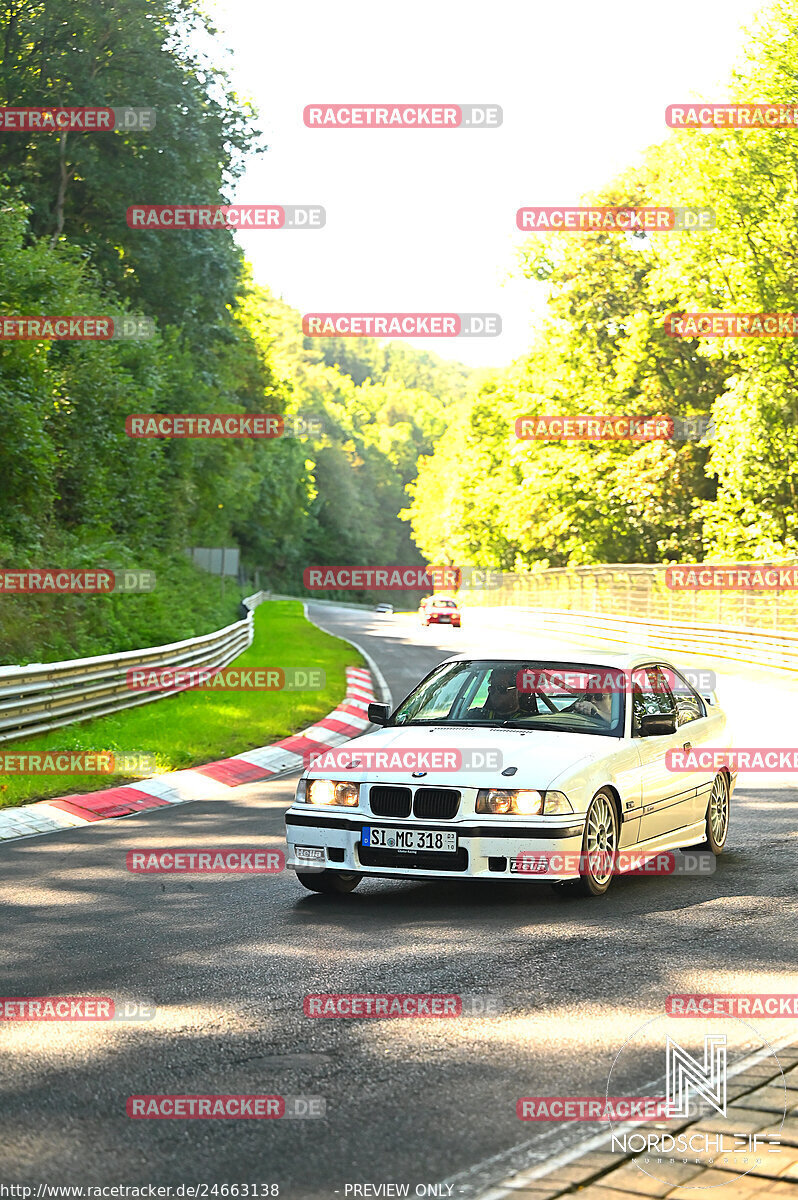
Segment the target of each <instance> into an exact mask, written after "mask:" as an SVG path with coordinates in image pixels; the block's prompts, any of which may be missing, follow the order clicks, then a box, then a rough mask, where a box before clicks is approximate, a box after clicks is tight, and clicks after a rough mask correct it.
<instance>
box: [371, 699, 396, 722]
mask: <svg viewBox="0 0 798 1200" xmlns="http://www.w3.org/2000/svg"><path fill="white" fill-rule="evenodd" d="M390 715H391V706H390V704H370V705H369V707H368V718H369V720H370V721H371V723H372V725H387V724H388V718H389V717H390Z"/></svg>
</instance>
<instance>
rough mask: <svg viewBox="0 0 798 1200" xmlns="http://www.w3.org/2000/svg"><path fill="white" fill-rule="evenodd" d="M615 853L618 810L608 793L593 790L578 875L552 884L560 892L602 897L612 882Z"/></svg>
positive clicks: (616, 848) (616, 851) (616, 847)
mask: <svg viewBox="0 0 798 1200" xmlns="http://www.w3.org/2000/svg"><path fill="white" fill-rule="evenodd" d="M617 855H618V812H617V809H616V807H615V801H614V800H613V798H612V796H611V795H610V793H609V792H605V791H603V790H602V791H600V792H596V794H595V796H594V797H593V799H592V800H591V801H590V807H589V808H588V810H587V817H586V818H585V832H584V835H583V837H582V850H581V852H580V864H579V865H580V868H582V869H581V870H580V875H579V879H577V880H575V881H574V882H573V883H570V882H568V883H555V884H554V890H555V892H556V893H557V894H559V895H564V894H568V893H570V894H571V895H573V894H574V893H576V894H578V895H582V896H603V895H604V893H605V892H606V891H607V889H608V888H609V886H610V884H611V883H612V876H613V872H614V870H615V861H616V858H617Z"/></svg>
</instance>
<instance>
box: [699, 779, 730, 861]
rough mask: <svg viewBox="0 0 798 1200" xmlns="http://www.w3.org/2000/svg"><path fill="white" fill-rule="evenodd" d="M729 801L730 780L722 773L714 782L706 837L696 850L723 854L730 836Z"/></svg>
mask: <svg viewBox="0 0 798 1200" xmlns="http://www.w3.org/2000/svg"><path fill="white" fill-rule="evenodd" d="M729 799H730V797H729V780H728V779H727V777H726V776H725V775H724V774H723V773H722V772H721V773H720V774H719V775H716V776H715V778H714V779H713V781H712V791H711V792H710V795H709V803H708V804H707V811H706V816H705V818H704V829H705V832H706V837H705V839H704V841H703V842H702V843H701V845H700V846H697V847H696V849H698V850H711V851H712V853H713V854H722V853H723V848H724V846H725V845H726V838H727V837H728V835H729Z"/></svg>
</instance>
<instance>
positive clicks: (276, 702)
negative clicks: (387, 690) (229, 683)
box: [0, 600, 364, 808]
mask: <svg viewBox="0 0 798 1200" xmlns="http://www.w3.org/2000/svg"><path fill="white" fill-rule="evenodd" d="M231 665H234V666H235V667H236V668H237V669H242V670H244V669H257V670H265V669H267V668H269V667H281V668H283V669H285V668H288V667H310V668H314V669H316V670H319V669H320V670H322V671H324V672H325V676H326V678H325V684H324V687H323V688H322V689H321V690H318V691H312V692H310V691H309V692H289V691H271V692H267V691H241V692H227V691H201V690H200V691H188V692H182V693H181V694H180V695H178V696H172V697H170V698H169V699H168V700H157V701H155V702H154V703H152V704H143V705H141V707H139V708H133V709H127V710H125V711H123V712H120V713H116V714H114V715H113V716H108V717H99V718H98V719H97V720H95V721H85V722H83V723H81V724H79V725H68V726H66V727H65V728H64V729H56V730H53V731H52V732H51V733H46V734H41V735H40V736H39V737H35V738H27V739H25V740H24V741H19V742H14V743H10V742H9V743H2V744H0V752H3V753H10V754H20V753H25V752H32V751H40V752H41V751H46V750H82V751H116V752H117V753H128V754H131V753H141V754H151V755H155V759H156V764H157V766H156V770H157V771H158V772H161V771H177V770H180V769H181V768H184V767H191V766H198V765H200V764H201V763H206V762H212V761H213V760H214V759H218V758H231V757H233V756H234V755H236V754H240V753H241V752H242V751H244V750H252V749H254V748H255V747H257V746H268V745H269V744H270V743H271V742H275V741H278V740H279V739H280V738H283V737H287V736H288V734H290V733H295V732H296V731H297V730H300V729H304V728H305V727H306V726H307V725H312V724H313V723H314V721H318V720H319V718H320V717H323V716H325V715H326V714H327V713H328V712H330V710H331V709H333V708H335V707H336V705H337V704H340V702H341V700H342V698H343V696H344V695H345V693H346V674H345V668H346V667H349V666H363V665H364V664H363V659H362V658H361V656H360V654H358V652H357V650H355V648H354V647H353V646H350V645H349V644H348V643H347V642H342V641H340V640H339V639H338V638H335V637H331V636H330V635H329V634H326V633H323V632H322V631H321V630H320V629H317V628H316V626H315V625H311V624H310V622H309V621H306V620H305V617H304V615H303V612H302V605H301V603H300V602H299V601H298V600H272V601H266V602H265V603H264V604H261V605H260V606H259V607H258V608H256V609H255V640H254V641H253V643H252V645H251V646H250V648H249V650H247V651H246V652H245V653H244V654H242V655H240V656H239V658H237V659H236V660H235V663H234V664H231ZM136 778H141V776H132V775H81V776H78V775H5V776H0V808H2V807H7V806H8V805H13V804H25V803H27V802H29V801H32V800H45V799H47V798H48V797H52V796H65V795H68V794H69V793H80V792H91V791H96V790H98V789H99V788H106V787H111V786H113V785H116V784H119V783H131V782H133V780H134V779H136Z"/></svg>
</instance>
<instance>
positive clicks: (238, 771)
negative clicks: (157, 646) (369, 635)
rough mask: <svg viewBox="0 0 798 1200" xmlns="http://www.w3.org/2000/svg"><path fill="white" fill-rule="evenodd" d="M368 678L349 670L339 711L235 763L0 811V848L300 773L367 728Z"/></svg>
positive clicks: (370, 690) (363, 672) (371, 695)
mask: <svg viewBox="0 0 798 1200" xmlns="http://www.w3.org/2000/svg"><path fill="white" fill-rule="evenodd" d="M375 699H376V697H375V695H374V689H373V686H372V682H371V675H370V673H369V672H368V671H367V670H365V668H363V667H347V668H346V696H345V697H344V699H343V701H342V702H341V703H340V704H339V705H338V707H337V708H336V709H333V711H332V712H331V713H328V714H327V716H326V717H323V718H322V719H321V721H318V722H317V723H316V724H315V725H310V726H309V727H308V728H307V729H303V730H302V732H301V733H295V734H292V735H291V737H287V738H283V740H282V741H280V742H275V743H274V744H273V745H271V746H264V747H262V748H261V749H260V750H248V751H246V753H244V754H238V755H236V757H235V758H225V759H221V760H220V761H218V762H211V763H206V764H205V766H203V767H193V768H191V770H187V771H171V772H168V773H166V774H164V775H155V776H153V778H152V779H143V780H141V781H140V782H139V783H126V784H122V785H121V786H120V787H113V788H104V789H103V790H102V791H99V792H89V793H87V794H86V795H82V796H65V797H63V798H59V799H58V800H41V801H38V802H37V803H35V804H25V805H22V806H21V807H19V808H3V809H0V842H5V841H10V840H12V839H13V838H24V837H34V836H35V835H36V834H39V833H52V832H54V831H55V830H59V829H73V828H75V827H76V826H78V825H89V824H91V823H92V822H94V821H105V820H108V818H110V817H126V816H129V815H130V814H131V813H136V812H144V811H145V810H146V809H149V808H163V807H165V806H166V805H169V804H187V803H188V802H189V801H191V800H219V799H221V798H222V797H223V796H224V794H225V792H226V791H227V790H228V789H229V788H234V787H240V786H241V784H243V783H258V782H259V781H261V780H265V779H273V778H274V777H275V776H277V775H285V774H287V773H289V772H291V771H296V770H301V769H302V767H303V766H304V758H303V756H304V755H306V754H307V753H308V752H309V751H312V750H316V751H318V750H321V749H322V748H323V747H324V746H340V745H342V744H343V743H344V742H348V741H349V740H350V739H351V738H354V737H358V736H359V735H360V734H361V733H363V732H364V731H365V730H366V729H368V727H369V724H370V722H369V719H368V716H367V712H368V706H369V704H370V703H371V701H372V700H375Z"/></svg>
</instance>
